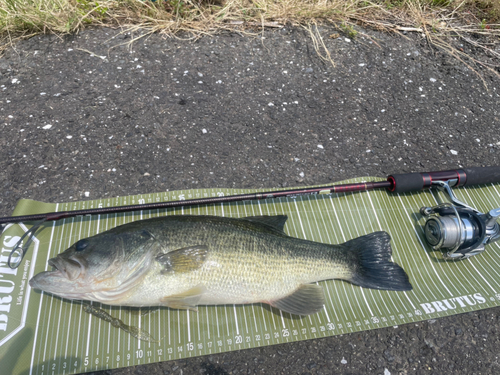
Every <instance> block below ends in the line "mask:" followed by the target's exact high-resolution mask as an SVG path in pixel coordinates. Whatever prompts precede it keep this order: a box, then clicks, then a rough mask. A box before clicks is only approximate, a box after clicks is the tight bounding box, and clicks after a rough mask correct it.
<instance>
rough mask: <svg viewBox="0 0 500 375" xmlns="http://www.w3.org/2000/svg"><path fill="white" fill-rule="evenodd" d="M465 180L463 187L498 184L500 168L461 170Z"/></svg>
mask: <svg viewBox="0 0 500 375" xmlns="http://www.w3.org/2000/svg"><path fill="white" fill-rule="evenodd" d="M463 171H464V172H465V175H466V176H467V180H466V181H465V184H464V186H471V185H480V184H491V183H495V182H500V167H473V168H463Z"/></svg>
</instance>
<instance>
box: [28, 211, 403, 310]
mask: <svg viewBox="0 0 500 375" xmlns="http://www.w3.org/2000/svg"><path fill="white" fill-rule="evenodd" d="M286 220H287V216H259V217H246V218H242V219H235V218H225V217H217V216H166V217H161V218H154V219H148V220H142V221H136V222H133V223H129V224H125V225H122V226H118V227H116V228H113V229H111V230H108V231H106V232H103V233H100V234H97V235H95V236H93V237H90V238H86V239H82V240H79V241H78V242H76V243H75V244H73V245H72V246H71V247H70V248H69V249H67V250H65V251H64V252H62V253H61V254H59V255H57V256H56V257H55V258H52V259H50V260H49V265H51V266H52V267H53V268H54V269H53V270H52V271H47V272H41V273H39V274H37V275H36V276H35V277H33V278H32V279H31V280H30V285H31V287H33V288H36V289H40V290H43V291H44V292H48V293H52V294H54V295H57V296H60V297H63V298H69V299H78V300H90V301H97V302H101V303H104V304H107V305H120V306H168V307H170V308H174V309H191V310H196V306H198V305H218V304H248V303H256V302H263V303H267V304H269V305H271V306H274V307H276V308H278V309H281V310H283V311H285V312H288V313H291V314H299V315H308V314H314V313H316V312H318V311H320V310H321V309H322V308H323V305H324V294H323V289H322V287H321V286H319V285H317V284H313V283H315V282H317V281H321V280H327V279H342V280H346V281H349V282H351V283H353V284H356V285H359V286H361V287H365V288H375V289H386V290H394V291H404V290H411V289H412V287H411V284H410V282H409V280H408V276H407V275H406V273H405V271H404V270H403V269H402V268H401V267H400V266H398V265H397V264H396V263H393V262H391V260H390V257H391V247H390V237H389V235H388V234H387V233H386V232H375V233H372V234H368V235H366V236H363V237H359V238H356V239H353V240H351V241H348V242H346V243H344V244H340V245H330V244H324V243H319V242H313V241H307V240H303V239H298V238H294V237H290V236H288V235H287V234H285V232H284V226H285V222H286Z"/></svg>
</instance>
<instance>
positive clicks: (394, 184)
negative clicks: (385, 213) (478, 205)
mask: <svg viewBox="0 0 500 375" xmlns="http://www.w3.org/2000/svg"><path fill="white" fill-rule="evenodd" d="M449 180H457V182H456V184H455V185H453V186H471V185H479V184H489V183H495V182H500V166H495V167H473V168H464V169H453V170H449V171H439V172H426V173H403V174H393V175H390V176H389V177H388V178H387V181H389V182H390V183H391V187H390V188H389V191H391V192H394V193H408V192H412V191H420V190H423V189H426V188H430V187H431V186H432V182H433V181H444V182H446V181H449Z"/></svg>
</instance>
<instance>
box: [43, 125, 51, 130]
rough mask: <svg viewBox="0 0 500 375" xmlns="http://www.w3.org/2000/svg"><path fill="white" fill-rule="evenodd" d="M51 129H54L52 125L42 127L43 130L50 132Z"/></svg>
mask: <svg viewBox="0 0 500 375" xmlns="http://www.w3.org/2000/svg"><path fill="white" fill-rule="evenodd" d="M51 127H52V125H45V126H42V129H44V130H49V129H50V128H51Z"/></svg>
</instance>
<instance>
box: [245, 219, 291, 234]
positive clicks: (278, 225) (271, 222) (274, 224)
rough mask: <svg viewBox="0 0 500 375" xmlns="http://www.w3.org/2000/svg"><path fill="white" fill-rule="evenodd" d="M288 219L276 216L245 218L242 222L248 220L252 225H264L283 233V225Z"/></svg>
mask: <svg viewBox="0 0 500 375" xmlns="http://www.w3.org/2000/svg"><path fill="white" fill-rule="evenodd" d="M287 219H288V216H286V215H276V216H247V217H244V218H242V220H248V221H251V222H253V223H259V224H264V225H266V226H268V227H271V228H273V229H274V230H277V231H278V232H281V233H285V230H284V228H285V223H286V220H287Z"/></svg>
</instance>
